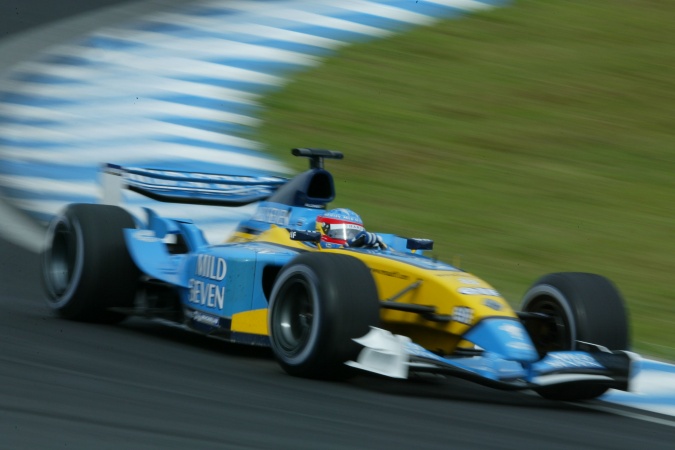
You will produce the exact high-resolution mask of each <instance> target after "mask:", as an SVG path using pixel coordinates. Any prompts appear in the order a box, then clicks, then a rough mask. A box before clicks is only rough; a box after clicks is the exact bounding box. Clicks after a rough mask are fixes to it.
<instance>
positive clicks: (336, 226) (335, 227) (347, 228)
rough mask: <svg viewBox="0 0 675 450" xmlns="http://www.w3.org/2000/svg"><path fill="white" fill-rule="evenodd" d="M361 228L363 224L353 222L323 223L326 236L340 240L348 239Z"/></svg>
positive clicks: (361, 229)
mask: <svg viewBox="0 0 675 450" xmlns="http://www.w3.org/2000/svg"><path fill="white" fill-rule="evenodd" d="M363 230H364V228H363V225H357V224H355V223H330V224H328V223H327V224H325V225H324V232H325V233H326V236H328V237H329V238H331V239H339V240H342V241H349V240H350V239H352V238H354V237H355V236H356V235H357V234H359V232H361V231H363Z"/></svg>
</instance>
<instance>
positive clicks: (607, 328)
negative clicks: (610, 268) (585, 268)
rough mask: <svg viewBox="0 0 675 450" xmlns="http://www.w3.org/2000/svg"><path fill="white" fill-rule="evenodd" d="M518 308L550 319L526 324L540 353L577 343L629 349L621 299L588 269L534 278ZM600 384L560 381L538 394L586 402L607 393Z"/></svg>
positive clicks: (624, 312)
mask: <svg viewBox="0 0 675 450" xmlns="http://www.w3.org/2000/svg"><path fill="white" fill-rule="evenodd" d="M521 310H522V311H525V312H528V313H543V314H545V315H547V316H548V317H549V318H550V320H528V321H526V323H525V328H526V329H527V331H528V333H529V334H530V337H531V338H532V341H533V343H534V345H535V347H536V348H537V350H538V351H539V354H540V355H541V356H544V355H545V354H546V353H548V352H551V351H567V350H576V349H577V341H582V342H589V343H592V344H597V345H602V346H604V347H607V348H608V349H609V350H627V349H628V348H629V344H630V338H629V329H628V315H627V312H626V308H625V306H624V301H623V298H622V297H621V294H620V293H619V291H618V289H617V288H616V287H615V286H614V284H613V283H612V282H611V281H609V280H608V279H607V278H605V277H603V276H600V275H595V274H591V273H579V272H562V273H552V274H548V275H545V276H543V277H542V278H540V279H539V280H537V281H536V282H535V283H534V284H533V285H532V287H530V289H529V290H528V291H527V292H526V293H525V296H524V298H523V302H522V304H521ZM607 389H608V388H607V387H606V386H603V385H576V384H571V385H560V386H550V387H546V388H540V389H539V390H538V391H537V392H538V393H539V394H540V395H541V396H542V397H545V398H549V399H554V400H568V401H573V400H586V399H591V398H595V397H598V396H600V395H602V394H603V393H605V391H607Z"/></svg>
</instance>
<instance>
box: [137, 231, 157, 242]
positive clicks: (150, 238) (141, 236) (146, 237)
mask: <svg viewBox="0 0 675 450" xmlns="http://www.w3.org/2000/svg"><path fill="white" fill-rule="evenodd" d="M134 238H135V239H137V240H139V241H143V242H157V241H161V239H160V238H158V237H157V236H155V232H154V231H152V230H138V231H136V232H135V233H134Z"/></svg>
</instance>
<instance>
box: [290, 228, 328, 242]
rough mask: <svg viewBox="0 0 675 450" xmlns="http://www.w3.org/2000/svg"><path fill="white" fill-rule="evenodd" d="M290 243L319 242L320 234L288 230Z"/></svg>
mask: <svg viewBox="0 0 675 450" xmlns="http://www.w3.org/2000/svg"><path fill="white" fill-rule="evenodd" d="M288 232H289V233H290V236H291V240H292V241H300V242H319V241H320V240H321V233H319V232H318V231H304V230H288Z"/></svg>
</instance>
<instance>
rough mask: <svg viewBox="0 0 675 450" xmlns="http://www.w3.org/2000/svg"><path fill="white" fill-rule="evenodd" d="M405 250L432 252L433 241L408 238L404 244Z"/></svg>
mask: <svg viewBox="0 0 675 450" xmlns="http://www.w3.org/2000/svg"><path fill="white" fill-rule="evenodd" d="M405 248H407V249H408V250H432V249H433V248H434V241H433V240H431V239H418V238H410V239H408V242H406V245H405Z"/></svg>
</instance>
